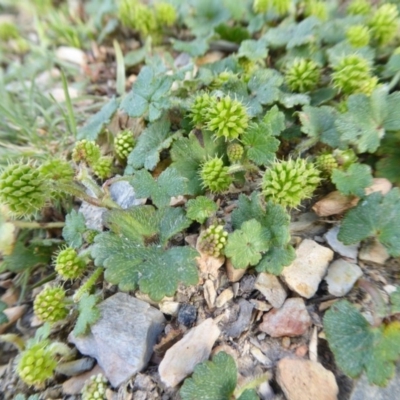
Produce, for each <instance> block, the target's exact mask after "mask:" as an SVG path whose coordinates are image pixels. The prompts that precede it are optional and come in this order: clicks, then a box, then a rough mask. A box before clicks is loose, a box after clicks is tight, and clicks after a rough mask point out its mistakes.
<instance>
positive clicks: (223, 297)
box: [215, 288, 233, 308]
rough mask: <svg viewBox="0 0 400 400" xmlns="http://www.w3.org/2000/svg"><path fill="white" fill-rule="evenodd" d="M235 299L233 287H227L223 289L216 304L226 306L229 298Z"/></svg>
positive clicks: (219, 306)
mask: <svg viewBox="0 0 400 400" xmlns="http://www.w3.org/2000/svg"><path fill="white" fill-rule="evenodd" d="M232 299H233V290H232V288H227V289H225V290H223V291H222V292H221V293H220V295H219V296H218V297H217V300H216V301H215V305H216V307H217V308H221V307H222V306H224V305H225V304H226V303H227V302H228V301H229V300H232Z"/></svg>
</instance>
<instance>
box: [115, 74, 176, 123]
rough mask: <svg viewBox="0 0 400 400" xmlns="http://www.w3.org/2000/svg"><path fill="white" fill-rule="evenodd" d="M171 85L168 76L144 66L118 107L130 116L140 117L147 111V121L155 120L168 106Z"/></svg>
mask: <svg viewBox="0 0 400 400" xmlns="http://www.w3.org/2000/svg"><path fill="white" fill-rule="evenodd" d="M171 85H172V79H171V77H170V76H166V75H162V74H157V71H155V69H153V68H151V67H150V66H144V67H143V68H142V69H141V70H140V73H139V75H138V77H137V79H136V81H135V83H134V84H133V87H132V90H131V92H130V93H129V94H128V95H127V96H126V97H125V98H124V99H123V100H122V103H121V107H120V108H121V109H122V110H123V111H125V112H126V113H127V114H128V115H129V116H130V117H141V116H143V115H144V114H146V113H148V118H149V121H150V122H152V121H156V120H157V119H159V118H160V117H161V115H162V113H163V111H164V110H166V109H167V108H168V107H169V100H168V97H167V93H168V91H169V90H170V88H171Z"/></svg>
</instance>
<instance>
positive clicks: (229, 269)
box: [225, 259, 247, 282]
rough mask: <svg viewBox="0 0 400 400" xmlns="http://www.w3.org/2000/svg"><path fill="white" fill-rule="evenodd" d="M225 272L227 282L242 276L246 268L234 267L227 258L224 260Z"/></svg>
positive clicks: (234, 280) (238, 279)
mask: <svg viewBox="0 0 400 400" xmlns="http://www.w3.org/2000/svg"><path fill="white" fill-rule="evenodd" d="M225 266H226V273H227V275H228V279H229V282H238V281H240V280H241V279H242V278H243V275H244V274H245V273H246V271H247V269H246V268H243V269H236V268H234V266H233V265H232V261H231V260H230V259H228V260H227V261H226V264H225Z"/></svg>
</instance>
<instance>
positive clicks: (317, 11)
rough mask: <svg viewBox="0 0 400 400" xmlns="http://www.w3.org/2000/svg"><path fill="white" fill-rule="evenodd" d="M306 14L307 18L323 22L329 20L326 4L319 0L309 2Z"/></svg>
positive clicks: (309, 0)
mask: <svg viewBox="0 0 400 400" xmlns="http://www.w3.org/2000/svg"><path fill="white" fill-rule="evenodd" d="M304 14H305V16H306V17H310V16H314V17H316V18H318V19H319V20H321V21H326V20H327V19H328V9H327V7H326V2H325V1H319V0H307V2H306V6H305V9H304Z"/></svg>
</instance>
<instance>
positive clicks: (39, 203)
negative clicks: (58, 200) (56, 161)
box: [0, 162, 51, 217]
mask: <svg viewBox="0 0 400 400" xmlns="http://www.w3.org/2000/svg"><path fill="white" fill-rule="evenodd" d="M50 196H51V188H50V187H49V186H48V185H47V183H46V176H44V175H43V174H42V173H41V172H40V169H39V168H37V166H36V165H35V164H34V163H32V162H27V163H24V162H19V163H15V164H10V165H8V166H7V167H5V168H4V169H3V171H2V172H1V173H0V203H2V204H3V205H6V206H7V207H8V209H9V210H10V212H11V213H12V214H13V215H14V216H16V217H31V216H34V215H35V214H36V213H37V212H38V211H39V210H41V209H42V208H43V207H44V206H45V205H46V199H47V198H48V197H50Z"/></svg>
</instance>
